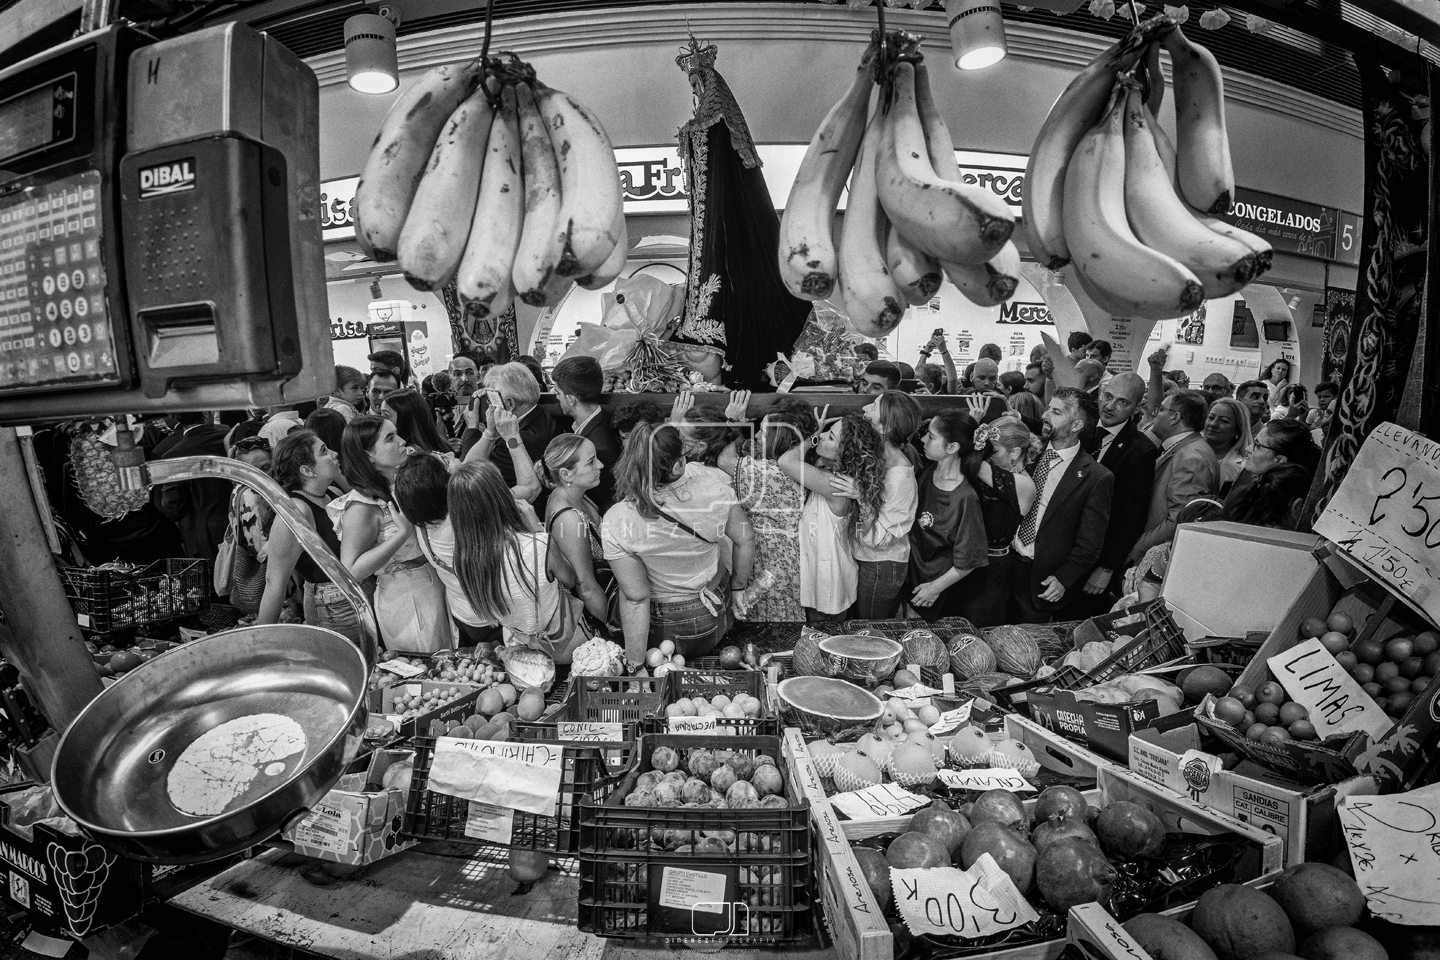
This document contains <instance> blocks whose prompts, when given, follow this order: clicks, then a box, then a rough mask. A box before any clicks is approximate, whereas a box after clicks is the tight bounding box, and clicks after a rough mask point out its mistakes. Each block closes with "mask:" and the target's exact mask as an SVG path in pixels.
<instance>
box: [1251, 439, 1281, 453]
mask: <svg viewBox="0 0 1440 960" xmlns="http://www.w3.org/2000/svg"><path fill="white" fill-rule="evenodd" d="M1254 446H1255V447H1257V448H1259V449H1261V450H1269V451H1270V452H1271V453H1278V451H1277V450H1276V449H1275V448H1274V447H1273V446H1271V445H1270V444H1268V443H1261V442H1260V441H1259V440H1256V441H1255V442H1254Z"/></svg>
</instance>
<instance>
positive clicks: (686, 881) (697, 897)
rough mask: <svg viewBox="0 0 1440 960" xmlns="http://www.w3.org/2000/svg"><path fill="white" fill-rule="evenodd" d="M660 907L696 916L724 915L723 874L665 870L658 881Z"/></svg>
mask: <svg viewBox="0 0 1440 960" xmlns="http://www.w3.org/2000/svg"><path fill="white" fill-rule="evenodd" d="M660 906H662V907H672V908H674V909H676V910H693V911H695V912H696V913H724V912H725V910H726V908H727V907H728V904H727V903H726V902H725V874H723V873H710V872H709V871H707V870H687V869H686V868H684V867H665V868H664V874H663V875H662V877H661V879H660Z"/></svg>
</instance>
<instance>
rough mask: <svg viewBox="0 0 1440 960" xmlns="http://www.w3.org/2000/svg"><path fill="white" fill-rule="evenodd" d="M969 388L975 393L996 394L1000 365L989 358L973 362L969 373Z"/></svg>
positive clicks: (998, 384)
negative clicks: (973, 364)
mask: <svg viewBox="0 0 1440 960" xmlns="http://www.w3.org/2000/svg"><path fill="white" fill-rule="evenodd" d="M970 386H971V388H972V390H973V392H975V393H998V392H999V391H1000V364H998V363H996V362H995V361H994V360H991V359H990V358H989V357H981V358H980V359H979V360H976V361H975V366H974V368H973V369H972V370H971V371H970Z"/></svg>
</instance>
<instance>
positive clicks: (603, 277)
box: [575, 204, 630, 290]
mask: <svg viewBox="0 0 1440 960" xmlns="http://www.w3.org/2000/svg"><path fill="white" fill-rule="evenodd" d="M615 235H616V236H618V237H619V238H620V239H619V240H617V241H616V242H615V248H614V249H613V250H611V251H610V256H608V257H606V258H605V262H604V263H602V264H600V266H598V267H596V268H595V272H594V273H592V274H590V276H588V277H581V278H580V279H579V280H576V281H575V284H576V286H580V287H584V288H585V289H586V290H599V289H600V288H601V287H604V286H607V285H609V283H610V281H612V280H614V279H615V278H616V277H618V276H620V272H621V271H622V270H624V269H625V261H626V260H628V259H629V258H630V236H629V233H628V232H627V231H626V228H625V207H624V205H623V204H622V205H621V206H619V207H617V208H616V217H615Z"/></svg>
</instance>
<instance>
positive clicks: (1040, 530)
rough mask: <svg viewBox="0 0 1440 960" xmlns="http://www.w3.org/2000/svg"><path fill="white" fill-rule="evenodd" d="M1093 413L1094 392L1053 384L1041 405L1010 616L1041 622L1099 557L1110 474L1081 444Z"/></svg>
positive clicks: (1074, 592) (1070, 598)
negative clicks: (1038, 446) (1039, 445)
mask: <svg viewBox="0 0 1440 960" xmlns="http://www.w3.org/2000/svg"><path fill="white" fill-rule="evenodd" d="M1098 416H1099V414H1098V411H1097V409H1096V406H1095V401H1094V399H1092V398H1091V397H1089V396H1087V395H1086V394H1085V392H1084V391H1082V390H1077V389H1075V388H1074V387H1065V388H1062V389H1060V390H1056V391H1055V394H1054V396H1053V397H1052V398H1051V400H1050V406H1049V407H1048V408H1047V409H1046V411H1045V416H1044V420H1043V424H1044V427H1043V431H1042V436H1043V437H1044V438H1045V440H1046V441H1047V443H1048V446H1047V447H1046V450H1045V452H1044V453H1043V454H1042V455H1041V456H1040V459H1039V461H1038V462H1037V463H1036V465H1035V472H1034V477H1035V491H1036V492H1035V502H1034V503H1033V504H1032V505H1031V507H1030V511H1029V513H1027V514H1025V517H1024V519H1023V520H1021V522H1020V528H1019V530H1017V531H1016V533H1015V539H1014V541H1013V542H1012V543H1011V546H1012V548H1013V549H1014V554H1015V562H1014V563H1013V564H1012V566H1011V570H1012V578H1011V593H1010V595H1011V607H1012V612H1011V621H1012V622H1013V623H1043V622H1046V621H1048V620H1050V619H1052V618H1053V617H1054V616H1055V615H1056V614H1057V613H1059V612H1061V611H1063V610H1066V609H1068V608H1069V607H1070V606H1071V605H1072V604H1073V603H1074V602H1075V601H1076V600H1077V598H1079V597H1080V596H1082V595H1083V594H1082V591H1081V587H1082V586H1083V585H1084V583H1085V582H1086V578H1087V577H1088V576H1089V575H1090V571H1091V570H1092V569H1094V567H1095V564H1096V562H1097V561H1098V560H1099V559H1100V551H1101V548H1102V547H1103V546H1104V543H1105V530H1106V527H1107V526H1108V524H1109V522H1110V495H1111V491H1112V489H1113V488H1114V483H1115V478H1114V477H1113V476H1112V475H1111V473H1110V471H1109V470H1106V469H1105V468H1104V467H1102V466H1101V465H1100V464H1098V463H1096V462H1095V461H1094V459H1093V458H1091V456H1090V454H1088V453H1086V452H1085V451H1084V450H1082V449H1081V448H1080V441H1081V438H1082V437H1084V436H1085V434H1086V433H1087V431H1088V430H1089V428H1090V427H1091V425H1092V424H1094V423H1095V421H1096V420H1097V419H1098Z"/></svg>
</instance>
